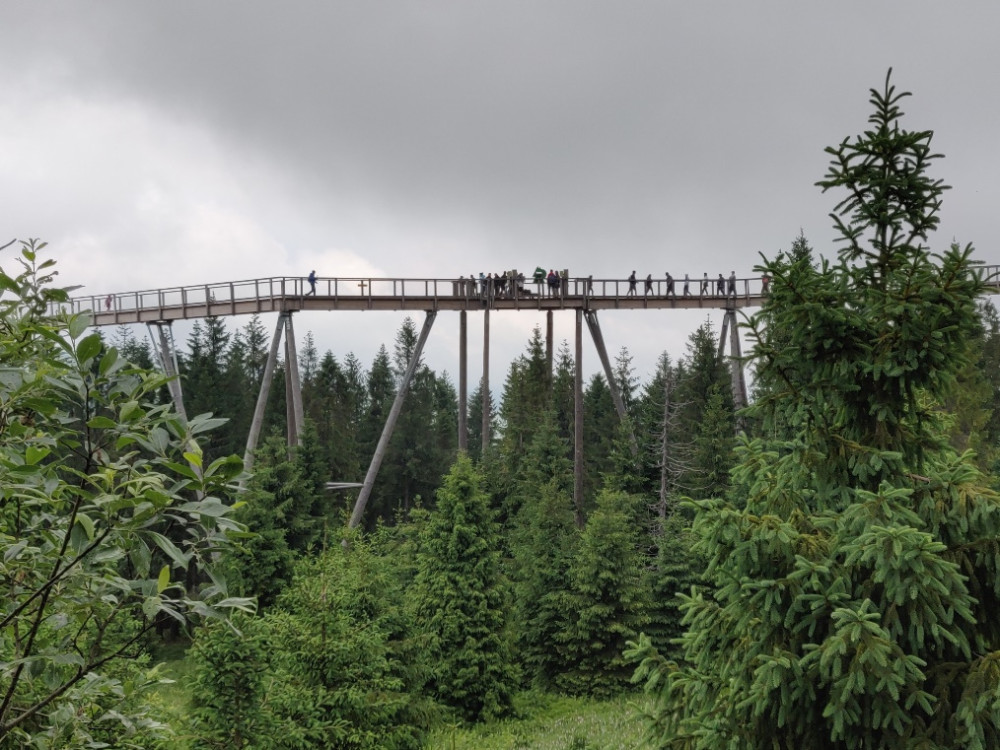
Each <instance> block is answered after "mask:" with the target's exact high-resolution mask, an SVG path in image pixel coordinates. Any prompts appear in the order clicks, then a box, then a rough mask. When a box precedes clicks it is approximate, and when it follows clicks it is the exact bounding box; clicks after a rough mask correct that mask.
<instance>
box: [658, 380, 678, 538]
mask: <svg viewBox="0 0 1000 750" xmlns="http://www.w3.org/2000/svg"><path fill="white" fill-rule="evenodd" d="M673 387H674V383H673V377H672V376H671V375H670V370H669V368H667V367H664V368H663V428H662V429H661V431H660V503H659V507H658V514H659V517H660V533H661V534H662V533H663V529H664V526H665V521H666V519H667V516H668V515H673V512H674V507H673V505H672V504H671V497H670V490H671V481H670V480H671V470H672V467H671V465H670V464H671V462H672V460H673V459H672V457H671V454H670V423H671V421H672V419H671V417H672V415H671V413H670V396H671V395H672V391H673Z"/></svg>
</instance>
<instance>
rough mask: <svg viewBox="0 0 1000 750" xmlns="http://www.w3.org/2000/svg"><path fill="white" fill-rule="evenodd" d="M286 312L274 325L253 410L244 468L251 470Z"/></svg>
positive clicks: (244, 456) (276, 360) (244, 455)
mask: <svg viewBox="0 0 1000 750" xmlns="http://www.w3.org/2000/svg"><path fill="white" fill-rule="evenodd" d="M285 314H286V313H281V315H279V316H278V325H276V326H275V327H274V337H273V338H272V339H271V351H269V352H268V354H267V364H266V365H264V375H263V377H262V378H261V381H260V392H259V393H258V394H257V406H256V407H255V408H254V410H253V421H251V422H250V434H249V435H248V436H247V448H246V452H245V453H244V454H243V468H244V469H246V470H247V471H249V470H250V469H251V468H252V467H253V454H254V451H255V450H257V440H258V439H259V438H260V430H261V427H262V426H263V424H264V410H265V408H266V407H267V399H268V396H269V395H270V393H271V381H272V380H273V379H274V370H275V367H276V366H277V362H278V344H280V343H281V331H282V329H283V328H284V326H285V320H284V318H285Z"/></svg>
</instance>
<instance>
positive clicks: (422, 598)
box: [412, 454, 515, 721]
mask: <svg viewBox="0 0 1000 750" xmlns="http://www.w3.org/2000/svg"><path fill="white" fill-rule="evenodd" d="M480 484H481V479H480V476H479V473H478V472H477V471H476V469H475V467H474V466H473V464H472V461H471V460H470V459H469V457H468V456H466V455H465V454H460V455H459V457H458V459H457V460H456V462H455V465H454V466H453V467H452V469H451V471H450V472H449V473H448V474H447V476H445V478H444V483H443V484H442V486H441V488H440V489H439V490H438V492H437V507H436V508H435V510H434V511H433V512H432V513H431V516H430V519H429V520H428V522H427V524H426V526H425V527H424V528H423V530H422V534H421V538H420V541H419V551H418V553H417V563H418V571H417V576H416V580H415V581H414V585H413V588H412V591H413V594H414V602H415V608H416V614H417V619H418V623H419V625H420V626H421V627H422V628H423V630H424V631H425V632H426V633H427V634H428V636H429V639H430V644H429V654H430V655H431V658H432V661H433V663H434V665H435V666H434V673H433V677H432V679H431V682H430V687H431V690H432V693H433V695H434V696H435V697H436V698H437V699H438V700H440V701H442V702H443V703H445V704H447V705H448V706H451V707H452V708H453V709H454V710H455V711H456V713H458V715H460V716H461V717H463V718H464V719H467V720H470V721H478V720H483V719H489V718H494V717H499V716H503V715H505V714H507V713H509V711H510V709H511V697H512V690H513V686H514V683H515V680H514V677H513V674H512V670H511V660H510V656H509V652H508V648H507V644H506V641H505V640H504V635H503V632H504V619H505V617H504V607H505V604H506V602H505V596H504V593H505V591H504V589H505V586H504V581H503V579H502V576H501V571H500V554H499V545H500V542H499V538H498V535H497V530H496V523H495V522H494V520H493V512H492V511H491V510H490V508H489V504H488V502H487V498H486V495H485V493H484V492H483V491H482V489H481V486H480Z"/></svg>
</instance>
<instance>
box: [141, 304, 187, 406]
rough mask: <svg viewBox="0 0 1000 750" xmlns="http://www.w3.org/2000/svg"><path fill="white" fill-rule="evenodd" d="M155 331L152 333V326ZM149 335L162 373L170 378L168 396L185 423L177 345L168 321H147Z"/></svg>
mask: <svg viewBox="0 0 1000 750" xmlns="http://www.w3.org/2000/svg"><path fill="white" fill-rule="evenodd" d="M154 326H155V327H156V333H155V334H154V333H153V327H154ZM146 328H147V329H149V335H150V337H152V339H153V343H154V346H155V347H156V352H157V354H158V355H159V358H160V366H161V367H162V368H163V373H164V374H165V375H166V376H167V377H168V378H170V381H169V382H168V383H167V389H168V390H169V391H170V398H171V399H172V400H173V402H174V409H176V410H177V413H178V414H179V415H180V416H181V419H183V420H184V424H185V425H186V424H187V412H186V411H185V410H184V391H183V390H182V389H181V376H180V370H179V369H178V367H177V347H176V346H175V345H174V329H173V326H172V325H171V323H170V321H165V322H164V321H157V322H155V323H147V324H146Z"/></svg>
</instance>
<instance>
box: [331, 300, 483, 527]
mask: <svg viewBox="0 0 1000 750" xmlns="http://www.w3.org/2000/svg"><path fill="white" fill-rule="evenodd" d="M487 314H488V313H487ZM436 316H437V312H435V311H433V310H428V312H427V317H426V318H425V319H424V325H423V328H421V329H420V336H419V337H418V338H417V343H416V346H415V347H414V348H413V356H412V357H411V358H410V363H409V365H407V368H406V372H405V373H404V374H403V381H402V382H401V383H400V384H399V390H398V391H397V392H396V399H395V400H394V401H393V402H392V408H391V409H390V410H389V416H388V417H387V418H386V420H385V426H384V427H383V428H382V436H381V437H380V438H379V439H378V445H377V446H376V447H375V455H374V456H372V462H371V465H370V466H369V467H368V473H367V474H366V475H365V483H364V484H363V485H361V492H359V493H358V499H357V502H355V503H354V512H352V513H351V520H350V521H349V522H348V524H347V525H348V528H351V529H353V528H355V527H356V526H357V525H358V524H359V523H361V516H362V515H364V512H365V506H366V505H367V504H368V498H369V497H370V496H371V494H372V486H373V485H374V484H375V477H376V476H377V475H378V470H379V467H381V465H382V459H383V458H385V451H386V449H387V448H388V447H389V439H390V438H391V437H392V431H393V429H395V427H396V420H397V419H399V412H400V411H402V409H403V401H405V400H406V393H407V391H409V390H410V383H411V382H412V380H413V373H414V372H416V369H417V362H419V361H420V355H421V353H422V352H423V350H424V344H425V343H426V342H427V336H428V334H430V332H431V326H432V325H433V324H434V318H435V317H436Z"/></svg>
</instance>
